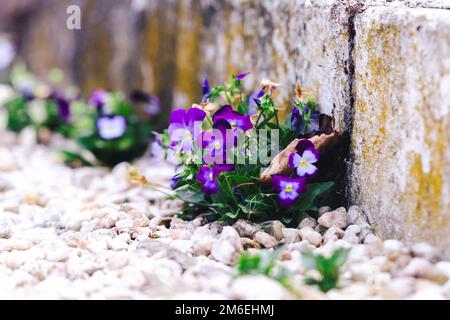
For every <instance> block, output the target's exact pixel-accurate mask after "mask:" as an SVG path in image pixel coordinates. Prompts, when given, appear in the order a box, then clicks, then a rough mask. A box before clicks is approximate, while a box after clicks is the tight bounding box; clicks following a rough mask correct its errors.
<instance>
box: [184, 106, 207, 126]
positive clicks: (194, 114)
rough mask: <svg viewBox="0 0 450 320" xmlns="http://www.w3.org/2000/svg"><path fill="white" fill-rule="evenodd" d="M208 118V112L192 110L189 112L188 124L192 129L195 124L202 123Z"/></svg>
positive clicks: (197, 109)
mask: <svg viewBox="0 0 450 320" xmlns="http://www.w3.org/2000/svg"><path fill="white" fill-rule="evenodd" d="M205 117H206V112H205V111H203V110H202V109H199V108H190V109H189V110H188V112H187V116H186V118H187V124H188V125H189V127H192V126H193V125H194V123H195V122H202V121H203V120H204V119H205Z"/></svg>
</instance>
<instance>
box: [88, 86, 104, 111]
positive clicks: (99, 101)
mask: <svg viewBox="0 0 450 320" xmlns="http://www.w3.org/2000/svg"><path fill="white" fill-rule="evenodd" d="M107 99H108V92H107V91H106V90H103V89H97V90H94V91H93V92H92V94H91V97H90V98H89V104H90V105H92V106H94V107H96V108H97V109H98V110H99V111H100V110H101V109H102V108H103V106H104V105H105V103H106V101H107Z"/></svg>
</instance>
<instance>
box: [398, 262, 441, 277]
mask: <svg viewBox="0 0 450 320" xmlns="http://www.w3.org/2000/svg"><path fill="white" fill-rule="evenodd" d="M432 266H433V265H432V264H431V263H430V262H429V261H428V260H426V259H424V258H413V259H411V260H410V261H409V263H408V265H407V266H406V268H404V269H403V270H402V271H401V272H400V274H401V275H402V276H409V277H418V278H424V277H426V275H427V272H428V270H429V269H431V267H432Z"/></svg>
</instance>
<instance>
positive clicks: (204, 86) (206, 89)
mask: <svg viewBox="0 0 450 320" xmlns="http://www.w3.org/2000/svg"><path fill="white" fill-rule="evenodd" d="M210 92H211V87H210V86H209V82H208V77H207V76H205V79H204V80H203V84H202V96H203V97H205V96H207V95H209V93H210Z"/></svg>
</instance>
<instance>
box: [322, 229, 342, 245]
mask: <svg viewBox="0 0 450 320" xmlns="http://www.w3.org/2000/svg"><path fill="white" fill-rule="evenodd" d="M343 236H344V231H343V230H342V229H341V228H339V227H336V226H332V227H331V228H330V229H328V230H327V231H326V232H325V234H324V235H323V240H324V242H325V243H327V242H328V241H337V240H339V239H342V237H343Z"/></svg>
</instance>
